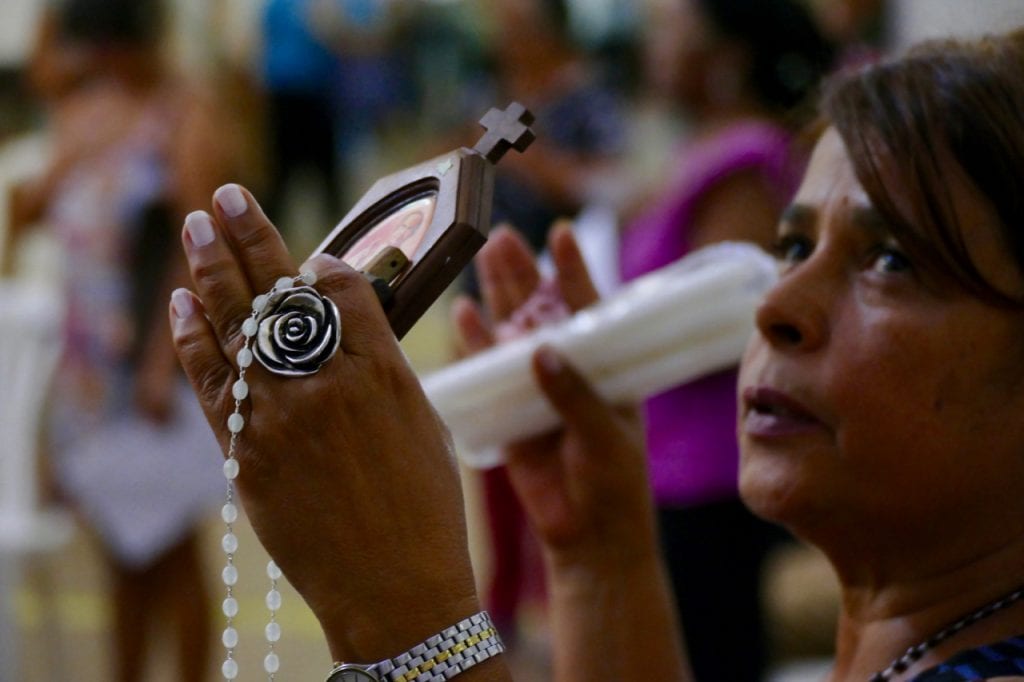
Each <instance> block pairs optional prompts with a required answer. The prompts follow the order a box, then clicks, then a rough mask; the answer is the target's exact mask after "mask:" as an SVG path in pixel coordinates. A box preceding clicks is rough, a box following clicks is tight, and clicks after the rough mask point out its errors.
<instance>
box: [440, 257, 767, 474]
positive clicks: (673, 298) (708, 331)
mask: <svg viewBox="0 0 1024 682" xmlns="http://www.w3.org/2000/svg"><path fill="white" fill-rule="evenodd" d="M776 276H777V274H776V266H775V262H774V260H773V259H772V258H771V257H770V256H768V255H767V254H765V253H764V252H763V251H761V250H760V249H758V248H757V247H755V246H753V245H749V244H741V243H724V244H716V245H713V246H710V247H707V248H704V249H701V250H700V251H697V252H694V253H692V254H690V255H689V256H687V257H685V258H683V259H682V260H680V261H678V262H676V263H675V264H673V265H670V266H668V267H665V268H663V269H661V270H659V271H657V272H653V273H651V274H649V275H647V276H645V277H643V278H641V279H638V280H636V281H634V282H632V283H630V284H629V285H627V286H626V287H624V288H623V289H622V290H620V291H619V292H618V293H617V294H616V295H615V296H613V297H611V298H609V299H607V300H605V301H602V302H600V303H598V304H596V305H594V306H592V307H589V308H586V309H584V310H581V311H579V312H577V313H576V314H575V315H573V316H572V317H569V318H567V319H565V320H564V321H561V322H558V323H555V324H550V325H548V326H544V327H541V328H538V329H537V330H535V331H534V332H533V333H531V334H529V335H528V336H524V337H521V338H518V339H516V340H513V341H511V342H509V343H505V344H502V345H499V346H495V347H493V348H491V349H489V350H487V351H485V352H482V353H479V354H478V355H475V356H472V357H470V358H468V359H466V360H463V361H461V362H459V363H456V364H454V365H451V366H449V367H447V368H444V369H442V370H440V371H438V372H436V373H434V374H431V375H429V376H427V377H426V378H425V379H424V380H423V386H424V389H425V391H426V393H427V396H428V397H429V398H430V400H431V402H432V403H433V404H434V407H435V408H436V409H437V411H438V412H439V413H440V415H441V417H442V419H444V421H445V422H446V423H447V424H448V426H449V428H450V429H451V431H452V435H453V436H454V437H455V439H456V441H457V442H458V443H459V445H460V446H461V447H460V448H459V450H460V454H461V456H462V457H463V458H464V459H465V460H466V461H467V463H469V464H470V465H474V464H476V465H481V464H482V463H480V462H477V461H476V460H474V458H473V453H474V452H477V451H480V450H482V449H484V448H488V447H490V446H495V445H501V444H504V443H507V442H510V441H513V440H518V439H520V438H524V437H527V436H531V435H536V434H539V433H542V432H544V431H547V430H550V429H552V428H554V427H555V426H557V424H558V422H559V419H558V417H557V415H556V413H555V411H554V410H552V409H551V407H550V406H549V405H548V403H547V401H545V400H544V398H543V397H542V396H541V394H540V392H539V391H538V389H537V388H536V385H535V384H534V380H533V376H532V374H531V372H530V359H531V357H532V356H533V354H534V352H535V351H536V349H537V348H538V347H539V346H540V345H541V344H549V345H551V346H553V347H555V348H557V349H558V350H559V351H560V352H561V353H562V354H563V355H564V356H565V357H566V358H568V359H569V360H570V361H571V362H572V363H573V364H574V365H575V366H576V367H578V368H579V370H580V371H581V372H582V374H583V375H584V376H585V377H586V378H587V379H588V380H589V381H590V382H591V383H592V384H593V385H594V386H595V387H596V388H597V390H598V392H599V393H600V394H601V395H602V396H603V397H604V398H605V399H606V400H608V401H610V402H629V401H636V400H638V399H641V398H643V397H646V396H648V395H651V394H654V393H657V392H659V391H662V390H664V389H667V388H669V387H671V386H675V385H678V384H680V383H684V382H686V381H689V380H691V379H694V378H697V377H699V376H702V375H704V374H707V373H709V372H713V371H716V370H719V369H723V368H725V367H728V366H730V365H732V364H734V363H736V362H737V361H738V359H739V358H740V356H741V355H742V352H743V349H744V347H745V345H746V342H747V339H748V337H749V336H750V333H751V331H752V330H753V324H754V315H753V313H754V308H755V306H756V305H757V303H758V301H759V300H760V299H761V296H762V295H763V294H764V292H765V291H766V290H767V289H768V288H769V287H770V286H771V285H772V284H773V283H774V281H775V279H776ZM490 463H492V462H488V464H490ZM494 463H497V462H494Z"/></svg>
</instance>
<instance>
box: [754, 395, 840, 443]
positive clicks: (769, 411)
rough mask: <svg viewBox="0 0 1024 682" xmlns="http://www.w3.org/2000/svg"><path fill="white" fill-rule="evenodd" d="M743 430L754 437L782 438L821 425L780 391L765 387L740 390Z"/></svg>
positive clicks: (819, 427)
mask: <svg viewBox="0 0 1024 682" xmlns="http://www.w3.org/2000/svg"><path fill="white" fill-rule="evenodd" d="M743 407H744V409H743V422H742V427H743V432H744V433H745V434H746V435H748V436H753V437H755V438H781V437H784V436H794V435H799V434H803V433H808V432H810V431H817V430H820V429H821V428H822V427H823V426H824V424H823V423H822V422H821V420H820V419H818V418H817V417H815V416H814V414H812V413H811V411H810V410H808V409H807V408H806V407H804V406H803V405H802V404H800V403H799V402H798V401H796V400H794V399H793V398H791V397H789V396H788V395H786V394H785V393H783V392H782V391H779V390H776V389H774V388H768V387H766V386H751V387H748V388H746V389H744V390H743Z"/></svg>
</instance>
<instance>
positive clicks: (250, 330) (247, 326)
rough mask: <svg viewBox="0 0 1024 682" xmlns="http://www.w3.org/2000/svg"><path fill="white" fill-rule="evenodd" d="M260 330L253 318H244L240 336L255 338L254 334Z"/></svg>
mask: <svg viewBox="0 0 1024 682" xmlns="http://www.w3.org/2000/svg"><path fill="white" fill-rule="evenodd" d="M259 330H260V325H259V323H258V322H257V321H256V318H254V317H247V318H245V322H243V323H242V335H243V336H245V337H246V338H249V337H250V336H256V332H258V331H259Z"/></svg>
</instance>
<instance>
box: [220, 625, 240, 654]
mask: <svg viewBox="0 0 1024 682" xmlns="http://www.w3.org/2000/svg"><path fill="white" fill-rule="evenodd" d="M220 641H221V642H222V643H223V644H224V648H225V649H234V648H235V647H236V646H238V630H236V629H234V628H232V627H228V628H224V634H223V635H221V638H220Z"/></svg>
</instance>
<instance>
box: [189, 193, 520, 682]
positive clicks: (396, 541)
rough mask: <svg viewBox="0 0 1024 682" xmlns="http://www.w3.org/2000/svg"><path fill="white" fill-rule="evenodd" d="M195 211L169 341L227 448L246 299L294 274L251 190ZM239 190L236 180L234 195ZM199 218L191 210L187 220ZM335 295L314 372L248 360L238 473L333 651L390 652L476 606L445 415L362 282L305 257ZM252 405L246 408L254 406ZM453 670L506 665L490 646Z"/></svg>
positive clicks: (321, 285) (328, 260)
mask: <svg viewBox="0 0 1024 682" xmlns="http://www.w3.org/2000/svg"><path fill="white" fill-rule="evenodd" d="M232 191H233V190H232V189H231V188H226V189H222V190H219V191H218V194H217V195H216V196H217V197H218V198H219V199H220V201H215V205H214V208H213V218H214V220H213V223H212V225H211V228H212V233H209V234H208V236H209V237H210V238H211V241H209V242H208V243H206V244H205V245H199V242H202V241H205V240H203V239H199V240H198V241H197V239H196V238H195V237H196V235H200V234H202V232H203V229H202V228H203V226H204V225H205V223H204V222H203V217H202V215H200V216H199V217H198V218H196V217H193V219H192V220H191V221H190V224H191V226H192V227H191V228H188V229H186V232H185V234H184V235H183V243H184V248H185V252H186V255H187V257H188V262H189V268H190V273H191V276H192V280H193V282H194V286H195V295H193V294H191V293H188V292H184V291H179V292H176V294H175V298H174V299H173V303H172V306H171V311H170V317H171V327H172V330H173V337H174V343H175V346H176V348H177V351H178V355H179V357H180V359H181V361H182V365H183V366H184V368H185V371H186V373H187V374H188V377H189V379H190V380H191V382H192V385H193V386H194V388H195V389H196V393H197V394H198V396H199V400H200V403H201V404H202V406H203V409H204V411H205V413H206V415H207V418H208V419H209V421H210V424H211V426H212V427H213V429H214V431H215V433H216V434H217V436H218V438H219V439H220V442H221V446H222V449H224V450H225V452H226V451H227V446H228V438H227V435H228V434H227V428H226V427H225V423H226V421H227V418H228V416H229V415H230V414H231V413H232V411H233V409H234V400H233V399H232V397H231V387H232V384H233V383H234V381H235V379H236V378H237V371H236V369H235V366H234V358H235V356H236V353H237V351H238V350H239V348H240V347H241V339H242V337H241V335H240V325H241V323H242V321H243V320H244V319H245V318H246V317H247V316H248V315H249V313H250V309H251V304H252V299H253V298H254V297H255V296H256V295H258V294H261V293H264V292H266V291H267V290H269V289H270V287H271V286H272V285H273V284H274V282H275V281H276V280H277V279H278V278H279V277H281V276H284V275H294V274H295V272H296V267H295V265H294V264H293V263H292V261H291V260H290V258H289V256H288V254H287V251H286V249H285V246H284V243H283V241H282V240H281V238H280V235H278V233H277V232H276V231H275V230H274V229H273V227H272V226H271V225H270V223H269V222H268V221H267V219H266V217H265V216H264V215H263V213H262V211H261V210H260V209H259V207H258V205H257V204H256V203H255V201H254V200H253V199H252V197H251V196H250V195H249V194H248V193H245V192H243V194H242V196H243V201H242V204H241V205H242V207H244V209H245V210H244V212H243V213H241V214H240V215H238V216H237V217H235V218H232V217H230V216H229V215H228V214H227V213H226V212H225V211H224V210H223V207H222V206H223V205H224V202H225V201H227V205H236V204H234V203H232V202H231V201H229V200H228V199H230V197H231V196H232V194H231V192H232ZM236 198H237V196H236ZM196 220H199V221H200V222H199V223H196V222H195V221H196ZM310 265H311V267H312V268H313V269H314V270H315V271H316V272H317V275H318V283H317V289H318V290H319V291H320V293H321V294H323V295H326V296H328V297H330V298H331V299H332V300H333V301H334V302H335V303H336V305H337V306H338V309H339V312H340V317H341V348H340V349H339V350H338V353H337V354H336V355H335V356H334V358H333V359H332V360H330V361H329V362H328V363H327V364H326V365H324V366H323V367H322V368H321V370H320V371H319V372H318V373H317V374H315V375H312V376H308V377H303V378H283V377H279V376H276V375H271V374H269V373H268V372H266V371H264V370H263V369H262V368H261V367H260V366H258V365H253V367H251V368H250V370H249V374H248V375H247V381H248V383H249V386H250V397H249V398H248V399H247V400H246V403H245V409H244V411H243V412H242V414H243V416H244V417H245V419H246V425H245V428H244V430H243V431H242V432H241V434H240V438H239V444H238V452H237V458H238V461H239V463H240V471H241V473H240V475H239V477H238V479H237V481H236V483H237V486H238V491H239V493H240V496H241V499H242V502H243V504H244V505H245V508H246V511H247V513H248V517H249V519H250V521H251V523H252V526H253V528H254V530H255V531H256V534H257V536H258V537H259V539H260V541H261V542H262V543H263V545H264V547H266V549H267V551H268V552H269V553H270V555H271V557H273V559H274V560H275V561H276V562H277V563H278V565H279V566H280V567H281V569H282V570H283V571H284V573H285V575H286V576H287V578H288V579H289V581H290V582H291V583H292V585H294V587H295V588H296V589H297V590H298V592H299V593H300V594H301V595H302V597H303V599H304V600H305V601H306V603H307V604H308V605H309V606H310V608H311V609H312V611H313V613H314V614H315V615H316V616H317V618H318V619H319V621H320V624H321V626H322V628H323V631H324V634H325V636H326V639H327V643H328V645H329V648H330V651H331V654H332V656H333V658H334V659H335V660H342V661H349V662H360V663H369V662H375V661H378V660H381V659H384V658H389V657H393V656H395V655H397V654H399V653H401V652H402V651H405V650H406V649H408V648H409V647H410V646H412V645H414V644H417V643H419V642H421V641H423V640H424V639H426V638H427V637H429V636H431V635H433V634H435V633H437V632H439V631H441V630H442V629H444V628H447V627H449V626H450V625H452V624H454V623H456V622H458V621H459V620H461V619H463V618H465V617H467V616H469V615H471V614H473V613H476V612H477V611H479V610H480V603H479V599H478V597H477V594H476V586H475V582H474V577H473V572H472V567H471V565H470V560H469V551H468V543H467V533H466V525H465V517H464V510H463V499H462V494H461V488H460V480H459V474H458V468H457V466H456V463H455V459H454V455H453V452H452V448H451V443H450V440H449V437H448V434H447V431H446V429H445V428H444V426H443V425H442V424H441V422H440V420H439V419H438V417H437V415H436V414H435V413H434V411H433V409H432V408H431V406H430V404H429V403H428V402H427V399H426V397H425V396H424V394H423V391H422V389H421V387H420V385H419V381H418V380H417V378H416V376H415V374H414V373H413V371H412V369H411V368H410V366H409V365H408V362H407V361H406V359H405V357H404V355H403V354H402V352H401V349H400V348H399V346H398V342H397V341H396V339H395V337H394V335H393V334H392V333H391V329H390V327H389V326H388V322H387V319H386V317H385V315H384V312H383V310H382V309H381V307H380V304H379V303H378V301H377V298H376V296H375V294H374V293H373V289H372V287H371V286H370V284H369V283H368V282H367V281H366V279H365V278H364V277H363V276H362V275H360V274H359V273H357V272H355V271H353V270H352V269H351V268H349V267H348V266H346V265H344V264H343V263H342V262H341V261H340V260H338V259H335V258H332V257H330V256H326V255H321V256H318V257H317V258H316V259H315V260H314V261H311V263H310ZM249 406H251V409H249ZM459 679H460V681H461V680H465V681H466V682H472V681H473V680H490V681H500V680H508V679H510V677H509V674H508V671H507V669H506V667H505V664H504V662H503V660H502V657H500V656H498V657H495V658H492V659H488V660H486V661H484V662H483V663H481V664H480V665H478V666H475V667H473V668H471V669H469V670H468V671H467V672H466V673H465V674H463V675H461V676H460V677H459Z"/></svg>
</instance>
